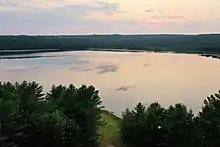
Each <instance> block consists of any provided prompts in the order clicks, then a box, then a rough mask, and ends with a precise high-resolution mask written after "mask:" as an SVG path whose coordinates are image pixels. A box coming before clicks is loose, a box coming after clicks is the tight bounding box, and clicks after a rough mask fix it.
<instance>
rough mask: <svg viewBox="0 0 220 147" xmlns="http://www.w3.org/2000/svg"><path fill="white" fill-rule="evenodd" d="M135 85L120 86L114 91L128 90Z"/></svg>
mask: <svg viewBox="0 0 220 147" xmlns="http://www.w3.org/2000/svg"><path fill="white" fill-rule="evenodd" d="M135 87H136V85H131V86H121V87H119V88H117V89H116V91H128V90H130V89H133V88H135Z"/></svg>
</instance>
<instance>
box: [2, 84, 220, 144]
mask: <svg viewBox="0 0 220 147" xmlns="http://www.w3.org/2000/svg"><path fill="white" fill-rule="evenodd" d="M177 99H178V98H177ZM122 107H123V104H122ZM201 107H202V109H201V112H199V114H198V115H194V113H193V112H192V110H191V109H189V108H187V106H185V105H184V104H180V103H179V104H175V105H171V106H170V107H168V108H164V107H162V106H161V105H160V104H159V103H158V102H155V103H152V104H150V105H149V106H144V105H143V104H141V103H138V104H137V105H136V107H135V108H134V109H133V110H130V109H126V108H125V109H126V110H125V111H124V112H123V113H122V117H121V118H119V117H117V116H115V115H114V114H113V113H110V112H108V111H106V110H104V107H103V105H102V102H101V98H100V97H99V91H98V90H96V88H95V87H93V86H85V85H82V86H81V87H78V88H77V87H75V86H74V85H72V84H71V85H69V86H63V85H58V86H55V85H54V86H52V87H51V90H50V91H49V92H47V93H43V87H42V86H41V85H40V84H39V83H36V82H26V81H24V82H22V83H17V82H16V83H10V82H3V83H0V146H2V147H24V146H32V147H35V146H36V147H38V146H42V147H100V143H101V142H103V140H102V139H103V137H102V135H103V134H102V133H100V130H99V127H100V126H103V127H105V125H106V124H108V123H109V122H108V121H109V120H107V122H105V121H106V120H105V119H103V117H108V118H107V119H111V120H115V121H117V127H118V129H119V131H117V130H116V131H115V132H113V133H115V134H111V136H110V138H108V139H109V140H107V141H106V142H107V143H109V144H110V145H114V146H115V147H116V146H118V147H146V146H148V147H156V146H160V147H177V146H178V147H186V146H187V147H207V146H210V147H219V146H220V140H219V137H220V91H219V92H218V93H216V94H213V95H211V96H209V97H207V98H206V99H205V100H204V104H203V106H201ZM103 114H104V115H103ZM103 120H104V121H103ZM111 124H112V122H111ZM111 124H109V125H108V126H107V127H110V129H108V128H105V129H107V130H108V131H111V130H112V128H111V127H112V126H111ZM101 132H105V131H103V130H101ZM105 133H106V132H105ZM107 133H108V132H107ZM111 133H112V132H111ZM116 133H118V134H116ZM115 136H117V138H111V137H115ZM113 139H114V142H113V141H112V140H113ZM106 146H107V145H105V144H104V145H103V144H102V147H106Z"/></svg>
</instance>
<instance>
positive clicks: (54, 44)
mask: <svg viewBox="0 0 220 147" xmlns="http://www.w3.org/2000/svg"><path fill="white" fill-rule="evenodd" d="M219 40H220V35H219V34H201V35H75V36H74V35H72V36H65V35H60V36H25V35H23V36H0V54H1V55H4V54H16V53H18V52H14V51H13V50H15V51H16V50H19V52H20V53H27V52H26V51H24V50H32V52H45V50H50V49H51V51H74V50H91V49H93V50H96V49H118V50H119V51H120V50H122V49H127V50H137V51H139V50H140V51H155V52H176V53H198V54H203V53H204V54H220V41H219ZM52 49H53V50H52ZM54 49H55V50H54Z"/></svg>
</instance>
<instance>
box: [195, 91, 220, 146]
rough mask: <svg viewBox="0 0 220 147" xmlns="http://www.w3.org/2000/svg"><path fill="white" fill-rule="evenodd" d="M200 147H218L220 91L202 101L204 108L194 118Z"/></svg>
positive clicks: (219, 134) (219, 135)
mask: <svg viewBox="0 0 220 147" xmlns="http://www.w3.org/2000/svg"><path fill="white" fill-rule="evenodd" d="M195 122H196V125H197V127H198V130H199V143H200V146H202V147H206V146H211V147H219V146H220V139H219V138H220V91H219V92H218V93H217V94H214V95H211V96H209V97H208V98H207V99H206V100H204V106H203V107H202V111H201V112H200V113H199V115H198V117H196V118H195Z"/></svg>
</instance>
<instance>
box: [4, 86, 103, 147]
mask: <svg viewBox="0 0 220 147" xmlns="http://www.w3.org/2000/svg"><path fill="white" fill-rule="evenodd" d="M42 91H43V88H42V86H40V85H39V84H37V83H35V82H32V83H28V82H22V83H20V84H19V83H15V84H12V83H0V146H3V147H10V146H17V147H23V146H32V147H38V146H42V147H61V146H62V147H87V146H93V147H95V146H98V143H97V139H98V134H97V133H96V132H97V127H98V125H99V120H100V112H101V107H100V105H101V101H100V97H99V96H98V91H96V90H95V88H94V87H92V86H90V87H87V86H82V87H80V88H75V87H74V86H73V85H70V86H69V87H66V86H57V87H56V86H53V87H52V89H51V91H50V92H49V93H47V94H46V95H44V94H43V92H42Z"/></svg>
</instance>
